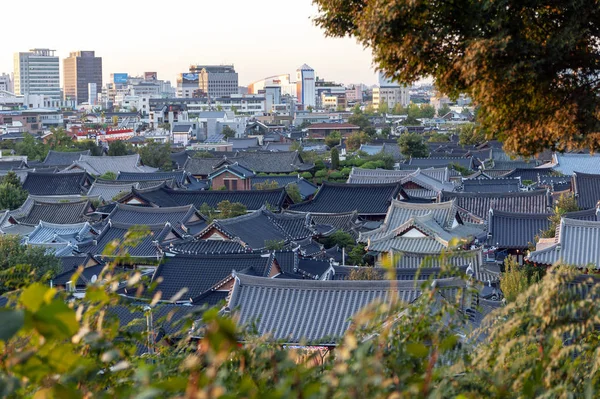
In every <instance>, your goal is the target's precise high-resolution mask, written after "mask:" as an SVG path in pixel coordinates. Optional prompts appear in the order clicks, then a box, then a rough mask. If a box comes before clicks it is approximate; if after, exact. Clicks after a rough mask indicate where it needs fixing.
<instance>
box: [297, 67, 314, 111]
mask: <svg viewBox="0 0 600 399" xmlns="http://www.w3.org/2000/svg"><path fill="white" fill-rule="evenodd" d="M296 90H297V97H298V102H299V103H301V104H302V105H303V106H304V109H306V108H308V107H313V108H314V107H315V106H316V100H317V98H316V92H315V70H314V69H312V68H311V67H309V66H308V65H306V64H304V65H302V66H301V67H300V68H298V69H297V70H296Z"/></svg>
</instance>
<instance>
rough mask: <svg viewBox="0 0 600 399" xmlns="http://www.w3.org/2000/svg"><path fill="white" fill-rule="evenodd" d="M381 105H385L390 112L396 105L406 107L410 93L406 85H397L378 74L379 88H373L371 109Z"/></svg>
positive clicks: (380, 73)
mask: <svg viewBox="0 0 600 399" xmlns="http://www.w3.org/2000/svg"><path fill="white" fill-rule="evenodd" d="M382 103H386V104H387V106H388V108H389V109H390V110H391V109H393V108H394V107H395V106H396V105H397V104H400V105H401V106H403V107H407V106H408V104H410V92H409V90H408V87H407V86H406V85H401V84H398V83H396V82H394V81H392V80H391V79H389V78H387V77H385V75H384V74H383V73H382V72H379V87H375V88H373V107H375V108H379V106H380V105H381V104H382Z"/></svg>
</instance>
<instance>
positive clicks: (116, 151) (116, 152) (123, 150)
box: [108, 140, 129, 157]
mask: <svg viewBox="0 0 600 399" xmlns="http://www.w3.org/2000/svg"><path fill="white" fill-rule="evenodd" d="M128 154H129V151H128V148H127V144H125V142H124V141H121V140H115V141H113V142H112V143H110V145H109V146H108V155H110V156H112V157H117V156H122V155H128Z"/></svg>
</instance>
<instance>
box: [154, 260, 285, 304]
mask: <svg viewBox="0 0 600 399" xmlns="http://www.w3.org/2000/svg"><path fill="white" fill-rule="evenodd" d="M273 259H274V258H273V256H269V255H267V256H263V255H261V254H227V255H176V256H167V257H165V258H164V262H163V263H162V264H161V265H160V266H159V267H158V268H157V269H156V272H155V273H154V276H153V277H152V281H158V279H159V278H162V282H160V283H159V284H158V285H157V287H156V291H160V292H161V293H162V299H163V300H169V299H171V298H172V297H173V296H174V295H175V294H177V293H178V292H180V290H182V289H187V292H186V293H185V294H183V296H182V297H181V299H180V300H181V301H188V300H190V299H194V298H196V297H198V296H200V295H202V294H204V293H205V292H207V291H208V290H211V289H213V288H218V287H216V286H217V285H219V283H223V282H224V280H226V279H227V278H228V277H229V276H231V273H232V272H233V271H234V270H236V271H239V272H242V271H254V272H257V273H261V275H262V274H264V273H266V275H267V276H268V274H269V271H270V269H271V267H272V265H273Z"/></svg>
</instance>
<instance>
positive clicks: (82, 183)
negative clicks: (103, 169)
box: [23, 172, 91, 195]
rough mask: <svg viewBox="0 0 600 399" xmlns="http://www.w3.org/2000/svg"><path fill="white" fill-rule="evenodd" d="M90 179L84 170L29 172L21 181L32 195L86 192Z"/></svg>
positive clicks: (78, 193) (80, 193)
mask: <svg viewBox="0 0 600 399" xmlns="http://www.w3.org/2000/svg"><path fill="white" fill-rule="evenodd" d="M90 180H91V179H90V176H89V175H88V174H87V173H86V172H80V173H38V172H29V173H27V177H26V178H25V181H24V182H23V188H24V189H25V190H27V191H28V192H29V194H32V195H82V194H86V193H87V191H88V188H89V184H90Z"/></svg>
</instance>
